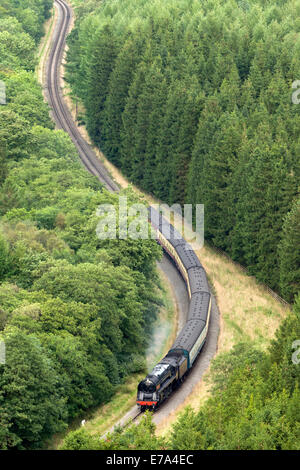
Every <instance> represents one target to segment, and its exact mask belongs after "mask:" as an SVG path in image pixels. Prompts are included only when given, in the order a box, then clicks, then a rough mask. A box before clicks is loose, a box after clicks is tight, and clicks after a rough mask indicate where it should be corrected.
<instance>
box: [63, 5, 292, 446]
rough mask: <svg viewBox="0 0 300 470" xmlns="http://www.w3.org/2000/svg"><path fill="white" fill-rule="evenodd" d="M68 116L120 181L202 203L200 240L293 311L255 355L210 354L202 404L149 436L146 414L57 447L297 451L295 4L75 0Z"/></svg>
mask: <svg viewBox="0 0 300 470" xmlns="http://www.w3.org/2000/svg"><path fill="white" fill-rule="evenodd" d="M74 3H75V4H76V5H77V6H78V8H77V21H76V24H75V28H74V29H73V31H72V33H71V36H70V38H69V41H68V43H69V53H68V66H67V80H68V82H69V83H70V85H71V88H72V92H73V98H74V99H75V100H76V101H78V102H80V103H82V104H83V106H82V112H81V115H80V116H79V121H80V122H82V123H84V124H86V126H87V129H88V131H89V134H90V136H91V137H92V139H93V141H94V142H95V144H96V145H98V146H99V147H100V148H101V149H102V150H103V151H104V152H105V154H106V155H107V157H108V158H109V159H110V160H111V161H112V162H113V163H114V164H115V165H117V166H118V167H119V168H120V169H121V170H122V172H124V173H125V174H126V175H127V176H128V177H129V178H130V179H131V180H132V181H134V182H135V183H136V184H137V185H138V186H140V187H141V188H143V189H145V190H146V191H148V192H150V193H152V194H154V195H155V196H157V197H158V198H159V199H161V200H163V201H165V202H167V203H169V204H173V203H181V204H183V203H193V204H197V203H202V204H204V205H205V237H206V240H208V241H210V242H211V243H213V244H214V245H215V246H216V247H219V248H221V249H223V250H225V251H226V252H227V253H228V254H229V255H230V256H231V258H232V259H233V260H235V261H238V262H240V263H241V264H243V265H244V266H246V267H247V268H248V272H249V273H250V274H252V275H255V277H256V278H257V279H258V281H260V282H264V283H266V284H268V285H269V286H270V287H271V288H272V289H274V290H276V291H277V292H278V293H280V295H282V296H283V297H284V298H285V299H286V300H287V301H288V302H291V303H292V304H294V305H293V312H292V313H289V314H288V315H287V318H286V319H285V320H284V321H283V323H282V324H281V326H280V328H279V330H278V331H277V333H276V337H275V338H274V340H273V341H272V343H271V345H270V347H269V348H268V350H267V351H262V350H259V349H257V348H256V347H254V346H253V344H251V342H244V343H240V344H236V345H235V346H234V348H233V349H232V350H231V351H229V352H227V353H223V354H221V355H219V356H218V358H217V359H216V360H215V361H214V363H213V366H212V373H211V391H210V397H209V399H208V400H206V401H205V402H203V403H201V406H200V409H199V411H198V412H196V411H193V410H192V409H189V408H188V409H186V410H185V411H184V412H183V414H182V415H181V416H180V418H179V419H178V420H177V422H176V423H175V424H174V425H173V427H172V429H171V430H170V432H168V433H167V435H166V436H165V437H160V436H159V435H158V434H157V432H156V430H155V425H154V424H153V422H152V419H151V416H149V415H146V416H145V417H144V418H143V420H142V422H141V423H140V424H139V425H138V426H135V425H133V426H131V427H129V428H127V429H123V430H121V429H119V430H117V431H116V432H115V433H114V434H112V435H110V436H108V437H107V438H106V439H101V438H100V436H99V435H91V434H89V432H87V431H86V430H85V429H80V430H78V431H75V432H72V433H70V434H69V435H68V436H67V438H66V439H65V441H64V444H63V447H62V448H64V449H177V450H178V449H235V450H238V449H248V450H249V449H299V448H300V425H299V423H300V395H299V382H300V370H299V367H300V366H299V360H298V358H299V350H297V349H296V348H297V344H298V343H297V340H298V339H299V338H300V297H299V295H298V292H299V287H300V200H299V181H300V179H299V176H300V159H299V153H300V140H299V138H300V132H299V130H300V114H299V113H300V105H297V103H295V102H293V101H292V93H293V92H294V91H295V88H293V83H294V81H296V80H298V79H300V36H299V33H300V20H299V18H300V2H299V1H297V0H286V1H285V0H277V1H276V0H203V1H201V2H199V1H193V0H170V1H168V2H164V1H161V0H154V1H146V0H144V1H143V0H139V1H137V0H123V1H120V0H110V1H106V2H103V3H100V2H98V1H96V0H90V1H88V2H82V1H81V0H76V1H75V0H74Z"/></svg>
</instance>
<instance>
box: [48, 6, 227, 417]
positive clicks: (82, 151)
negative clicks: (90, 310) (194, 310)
mask: <svg viewBox="0 0 300 470" xmlns="http://www.w3.org/2000/svg"><path fill="white" fill-rule="evenodd" d="M54 3H55V6H56V8H57V10H58V18H57V22H56V26H55V29H54V32H53V35H52V40H51V46H50V52H49V55H48V59H47V63H46V70H45V77H46V78H45V81H44V83H45V85H46V86H45V94H46V97H47V100H48V103H49V105H50V108H51V112H52V117H53V119H54V121H55V123H56V126H57V128H59V129H63V130H64V131H65V132H67V133H68V134H69V135H70V137H71V139H72V141H73V143H74V144H75V146H76V148H77V150H78V154H79V156H80V159H81V161H82V163H83V165H84V166H85V167H86V169H87V170H88V171H89V172H90V173H91V174H93V175H94V176H96V177H97V178H98V179H99V181H100V182H101V183H102V184H103V185H104V186H105V187H106V188H107V189H108V190H109V191H111V192H117V191H119V187H118V186H117V184H116V183H115V182H114V181H113V180H112V179H111V177H110V175H109V174H108V172H107V170H106V168H105V167H104V165H103V164H102V163H101V161H100V160H99V158H98V157H97V155H96V154H95V152H94V151H93V149H92V148H91V146H90V145H89V144H88V143H87V142H86V141H85V139H84V138H83V137H82V135H81V134H80V132H79V131H78V129H77V126H76V124H75V122H74V120H73V117H72V115H71V113H70V111H69V108H68V106H67V104H66V103H65V101H64V98H63V94H62V88H61V78H60V77H61V64H62V60H63V54H64V50H65V45H66V36H67V34H68V32H69V29H70V25H71V20H72V10H71V8H70V7H69V5H68V4H67V3H66V2H65V1H64V0H55V1H54ZM160 269H162V271H164V272H165V275H166V276H167V277H168V279H169V282H170V283H171V284H172V285H173V286H174V295H175V299H176V303H177V306H178V311H179V318H178V330H180V329H181V328H182V326H183V325H184V324H185V322H186V320H187V311H188V305H189V300H188V295H187V289H186V285H185V283H184V281H183V278H182V277H181V275H180V273H179V271H178V270H177V269H176V268H175V266H174V265H173V264H172V263H171V262H170V261H169V260H168V258H167V257H166V256H164V258H163V261H162V262H161V263H160ZM218 336H219V311H218V308H217V304H216V302H215V299H214V296H212V312H211V319H210V328H209V331H208V335H207V341H206V344H205V346H204V348H203V352H202V353H201V357H199V359H198V360H197V364H196V365H195V366H194V367H193V370H192V371H191V373H190V374H189V376H188V377H187V379H186V381H185V382H184V383H183V385H182V386H181V387H180V389H178V390H176V391H175V392H174V393H173V394H172V396H171V397H170V398H169V400H167V401H166V402H164V403H163V404H162V405H161V408H160V409H159V410H157V411H156V413H155V415H154V417H153V421H154V422H155V423H156V424H158V423H159V422H161V421H163V420H164V419H166V418H167V417H168V416H169V415H170V414H171V413H172V412H173V411H174V409H176V408H178V407H179V406H180V405H181V404H182V403H183V402H184V400H185V399H186V398H187V397H188V396H189V395H190V394H191V392H192V390H193V389H194V387H195V386H196V385H197V384H198V383H199V381H200V379H201V377H202V375H203V373H204V372H205V371H206V370H207V368H208V366H209V363H210V361H211V359H212V358H213V357H214V355H215V353H216V351H217V343H218ZM140 414H141V413H140V412H139V411H137V408H136V406H134V408H132V409H131V410H130V411H129V412H128V413H127V414H126V416H124V417H123V418H122V420H120V422H119V423H117V424H119V425H124V424H128V423H130V422H134V421H136V420H137V419H138V417H139V416H140Z"/></svg>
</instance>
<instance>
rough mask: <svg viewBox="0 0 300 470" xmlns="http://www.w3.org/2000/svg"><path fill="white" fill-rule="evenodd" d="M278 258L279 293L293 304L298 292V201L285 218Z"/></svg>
mask: <svg viewBox="0 0 300 470" xmlns="http://www.w3.org/2000/svg"><path fill="white" fill-rule="evenodd" d="M278 256H279V272H280V291H281V294H282V295H283V297H284V298H285V299H287V300H288V301H289V302H293V300H294V297H295V295H296V294H297V293H298V292H299V291H300V199H298V200H297V201H296V202H295V203H294V205H293V207H292V209H291V211H290V212H289V213H288V214H287V216H286V217H285V220H284V225H283V229H282V234H281V241H280V244H279V248H278Z"/></svg>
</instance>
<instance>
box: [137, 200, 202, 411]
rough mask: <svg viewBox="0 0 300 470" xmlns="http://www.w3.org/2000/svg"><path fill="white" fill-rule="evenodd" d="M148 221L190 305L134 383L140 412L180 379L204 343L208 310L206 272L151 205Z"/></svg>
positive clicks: (153, 406) (152, 406)
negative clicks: (166, 346)
mask: <svg viewBox="0 0 300 470" xmlns="http://www.w3.org/2000/svg"><path fill="white" fill-rule="evenodd" d="M149 220H150V222H151V225H152V227H153V229H154V230H155V232H156V237H157V241H158V242H159V243H160V244H161V245H162V247H163V249H164V250H165V251H166V252H167V253H168V254H169V256H170V257H171V258H172V259H173V260H174V262H175V263H176V265H177V267H178V270H179V271H180V273H181V275H182V277H183V279H184V280H185V282H186V285H187V289H188V293H189V297H190V305H189V312H188V319H187V322H186V324H185V326H184V327H183V329H182V330H181V332H180V333H179V335H178V336H177V338H176V340H175V342H174V344H173V346H172V347H171V349H170V350H169V352H168V354H167V355H166V356H165V357H164V358H163V359H162V360H161V361H160V362H159V363H158V364H157V365H156V366H155V367H154V369H153V370H152V371H151V372H150V374H148V375H147V377H146V378H145V379H144V380H142V381H141V382H140V383H139V385H138V391H137V405H138V406H139V407H140V408H141V411H144V410H146V409H152V410H154V409H156V408H157V407H158V406H159V405H160V404H161V403H162V402H163V401H164V400H165V399H166V398H167V397H168V396H169V395H170V394H171V393H172V391H173V390H174V388H175V387H176V386H178V385H179V384H180V383H181V382H182V381H183V380H184V378H185V376H186V374H187V372H188V371H189V370H190V369H191V367H193V364H194V362H195V360H196V358H197V356H198V354H199V352H200V351H201V349H202V347H203V345H204V343H205V340H206V336H207V331H208V324H209V318H210V312H211V294H210V289H209V286H208V282H207V278H206V274H205V271H204V268H203V266H202V265H201V263H200V261H199V259H198V257H197V256H196V254H195V252H194V251H193V250H192V248H191V246H190V245H189V244H188V243H187V242H186V241H185V240H184V239H183V238H182V237H181V235H180V234H179V232H178V231H177V230H176V229H175V228H174V227H173V226H172V225H171V224H169V223H168V222H167V221H166V219H165V218H164V217H163V216H162V215H161V214H160V213H159V212H158V211H156V210H155V209H154V208H153V207H150V208H149Z"/></svg>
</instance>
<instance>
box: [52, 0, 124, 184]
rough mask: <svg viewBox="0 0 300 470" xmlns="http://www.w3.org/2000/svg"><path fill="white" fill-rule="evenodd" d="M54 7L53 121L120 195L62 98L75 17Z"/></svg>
mask: <svg viewBox="0 0 300 470" xmlns="http://www.w3.org/2000/svg"><path fill="white" fill-rule="evenodd" d="M55 5H56V7H57V8H58V10H59V15H58V21H57V25H56V28H55V31H54V35H53V41H52V44H51V49H50V53H49V57H48V61H47V65H46V76H47V85H46V94H47V98H48V102H49V105H50V107H51V111H52V115H53V119H54V121H55V123H56V126H57V127H58V128H59V129H63V130H64V131H66V132H67V133H68V134H69V135H70V137H71V139H72V141H73V143H74V144H75V146H76V148H77V150H78V153H79V156H80V159H81V161H82V163H83V164H84V166H85V167H86V169H87V170H88V171H89V172H90V173H91V174H92V175H94V176H96V177H97V178H98V179H99V181H100V182H101V183H102V184H103V185H104V186H105V187H106V188H107V189H108V190H109V191H111V192H117V191H119V188H118V186H117V184H116V183H115V182H114V181H113V180H112V179H111V178H110V176H109V174H108V172H107V170H106V168H105V167H104V165H103V164H102V163H101V162H100V160H99V158H98V157H97V155H96V154H95V152H94V151H93V149H92V148H91V146H90V145H89V144H88V143H87V142H86V140H85V139H84V138H83V137H82V136H81V134H80V132H79V131H78V129H77V127H76V125H75V123H74V121H73V118H72V116H71V113H70V111H69V109H68V107H67V105H66V103H65V101H64V98H63V96H62V90H61V86H60V69H61V63H62V58H63V53H64V49H65V44H66V36H67V34H68V31H69V28H70V23H71V19H72V15H71V10H70V7H69V6H68V5H67V4H66V3H65V2H64V1H63V0H55Z"/></svg>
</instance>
